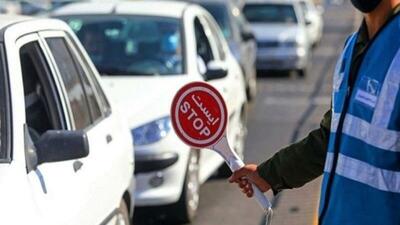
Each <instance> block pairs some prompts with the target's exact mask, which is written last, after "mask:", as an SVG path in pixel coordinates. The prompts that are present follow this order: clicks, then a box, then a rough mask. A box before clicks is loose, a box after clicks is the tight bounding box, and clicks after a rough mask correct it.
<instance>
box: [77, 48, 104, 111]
mask: <svg viewBox="0 0 400 225" xmlns="http://www.w3.org/2000/svg"><path fill="white" fill-rule="evenodd" d="M74 47H75V49H78V47H77V46H76V45H74ZM77 52H78V55H79V58H80V60H81V62H82V66H84V67H85V69H86V70H85V73H86V75H87V76H88V78H89V79H90V80H91V83H92V84H93V85H92V87H93V89H94V90H95V92H96V93H97V97H98V101H99V102H98V103H97V104H94V105H98V106H99V107H100V111H101V113H102V114H103V116H107V115H109V113H110V112H111V106H110V103H109V102H108V100H107V98H106V95H105V94H104V91H103V89H102V88H101V86H100V84H99V82H98V80H97V78H96V76H95V74H94V71H93V70H92V69H91V67H90V66H89V62H88V61H87V59H86V57H84V56H83V54H82V52H81V51H77Z"/></svg>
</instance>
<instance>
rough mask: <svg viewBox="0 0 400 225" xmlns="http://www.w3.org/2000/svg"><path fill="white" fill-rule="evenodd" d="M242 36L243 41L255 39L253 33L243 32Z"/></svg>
mask: <svg viewBox="0 0 400 225" xmlns="http://www.w3.org/2000/svg"><path fill="white" fill-rule="evenodd" d="M241 35H242V39H243V41H250V40H254V39H255V37H254V34H253V32H251V31H242V32H241Z"/></svg>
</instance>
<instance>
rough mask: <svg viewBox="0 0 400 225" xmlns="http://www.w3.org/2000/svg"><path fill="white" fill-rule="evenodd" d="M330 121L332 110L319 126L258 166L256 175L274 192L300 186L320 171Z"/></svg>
mask: <svg viewBox="0 0 400 225" xmlns="http://www.w3.org/2000/svg"><path fill="white" fill-rule="evenodd" d="M330 123H331V110H329V111H328V112H327V113H325V115H324V117H323V119H322V121H321V124H320V128H319V129H316V130H314V131H312V132H310V133H309V135H308V136H307V137H306V138H304V139H303V140H301V141H299V142H298V143H295V144H292V145H290V146H288V147H286V148H284V149H282V150H280V151H279V152H278V153H276V154H275V155H274V156H273V157H272V158H271V159H269V160H267V161H266V162H264V163H262V164H260V165H259V166H258V173H259V175H260V176H261V177H262V178H264V179H265V180H266V181H267V182H268V183H269V184H270V185H271V188H272V190H273V191H274V193H277V192H279V191H281V190H283V189H291V188H297V187H301V186H303V185H304V184H306V183H307V182H309V181H311V180H313V179H315V178H317V177H319V176H320V175H321V174H322V173H323V169H324V164H325V158H326V154H327V148H328V142H329V134H330Z"/></svg>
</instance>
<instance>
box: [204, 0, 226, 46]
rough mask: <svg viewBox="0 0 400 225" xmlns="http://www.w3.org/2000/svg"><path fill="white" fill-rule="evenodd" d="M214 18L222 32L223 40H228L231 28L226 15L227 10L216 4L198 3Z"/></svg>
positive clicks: (222, 5)
mask: <svg viewBox="0 0 400 225" xmlns="http://www.w3.org/2000/svg"><path fill="white" fill-rule="evenodd" d="M200 4H201V6H203V7H204V8H205V9H207V11H208V12H209V13H210V14H211V15H212V16H213V17H214V19H215V21H216V22H217V23H218V25H219V27H220V28H221V30H222V33H223V34H224V36H225V38H227V39H229V38H230V37H231V36H232V28H231V24H230V22H229V21H230V20H229V15H228V8H227V6H225V5H224V4H218V3H210V2H206V3H200Z"/></svg>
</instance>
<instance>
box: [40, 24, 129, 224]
mask: <svg viewBox="0 0 400 225" xmlns="http://www.w3.org/2000/svg"><path fill="white" fill-rule="evenodd" d="M40 36H41V37H42V38H43V41H44V43H45V45H46V46H47V51H48V52H49V54H51V55H52V61H53V62H54V65H55V70H56V71H57V74H58V75H59V79H60V82H61V83H63V84H64V90H63V92H64V96H65V102H66V103H67V104H66V105H67V108H68V111H69V114H68V115H69V119H70V121H71V127H72V129H77V130H84V131H85V132H86V133H87V137H88V140H89V148H90V153H89V155H88V157H86V158H83V159H81V160H77V161H75V164H74V170H76V171H78V172H79V173H80V176H79V179H78V181H79V184H80V185H82V186H84V187H88V188H83V189H84V192H83V193H84V196H82V199H83V200H84V201H81V202H80V203H81V204H83V205H84V208H85V210H84V211H81V212H80V214H79V217H80V218H81V219H82V222H81V223H80V224H100V223H105V222H107V218H112V216H113V215H114V214H115V211H116V208H117V207H118V206H119V202H120V200H121V199H122V195H123V193H124V191H125V190H126V189H127V188H128V186H129V182H130V179H127V178H130V177H132V174H133V171H132V163H133V159H132V155H133V152H132V151H129V150H131V149H132V140H131V137H130V136H129V131H128V130H122V129H121V128H120V124H119V122H118V120H117V118H116V116H115V114H114V113H113V111H112V110H111V107H110V105H109V102H108V101H107V98H106V97H105V95H104V93H103V91H102V89H101V86H100V84H99V83H98V81H97V78H96V77H95V75H94V71H93V67H91V65H90V64H89V62H88V61H87V56H85V55H83V54H82V52H81V51H80V47H79V46H77V45H76V42H74V41H73V39H71V37H70V36H69V35H68V34H67V33H65V32H54V31H46V32H41V33H40ZM124 131H126V132H124ZM111 177H112V178H113V179H112V180H110V178H111ZM99 202H101V204H99Z"/></svg>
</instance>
